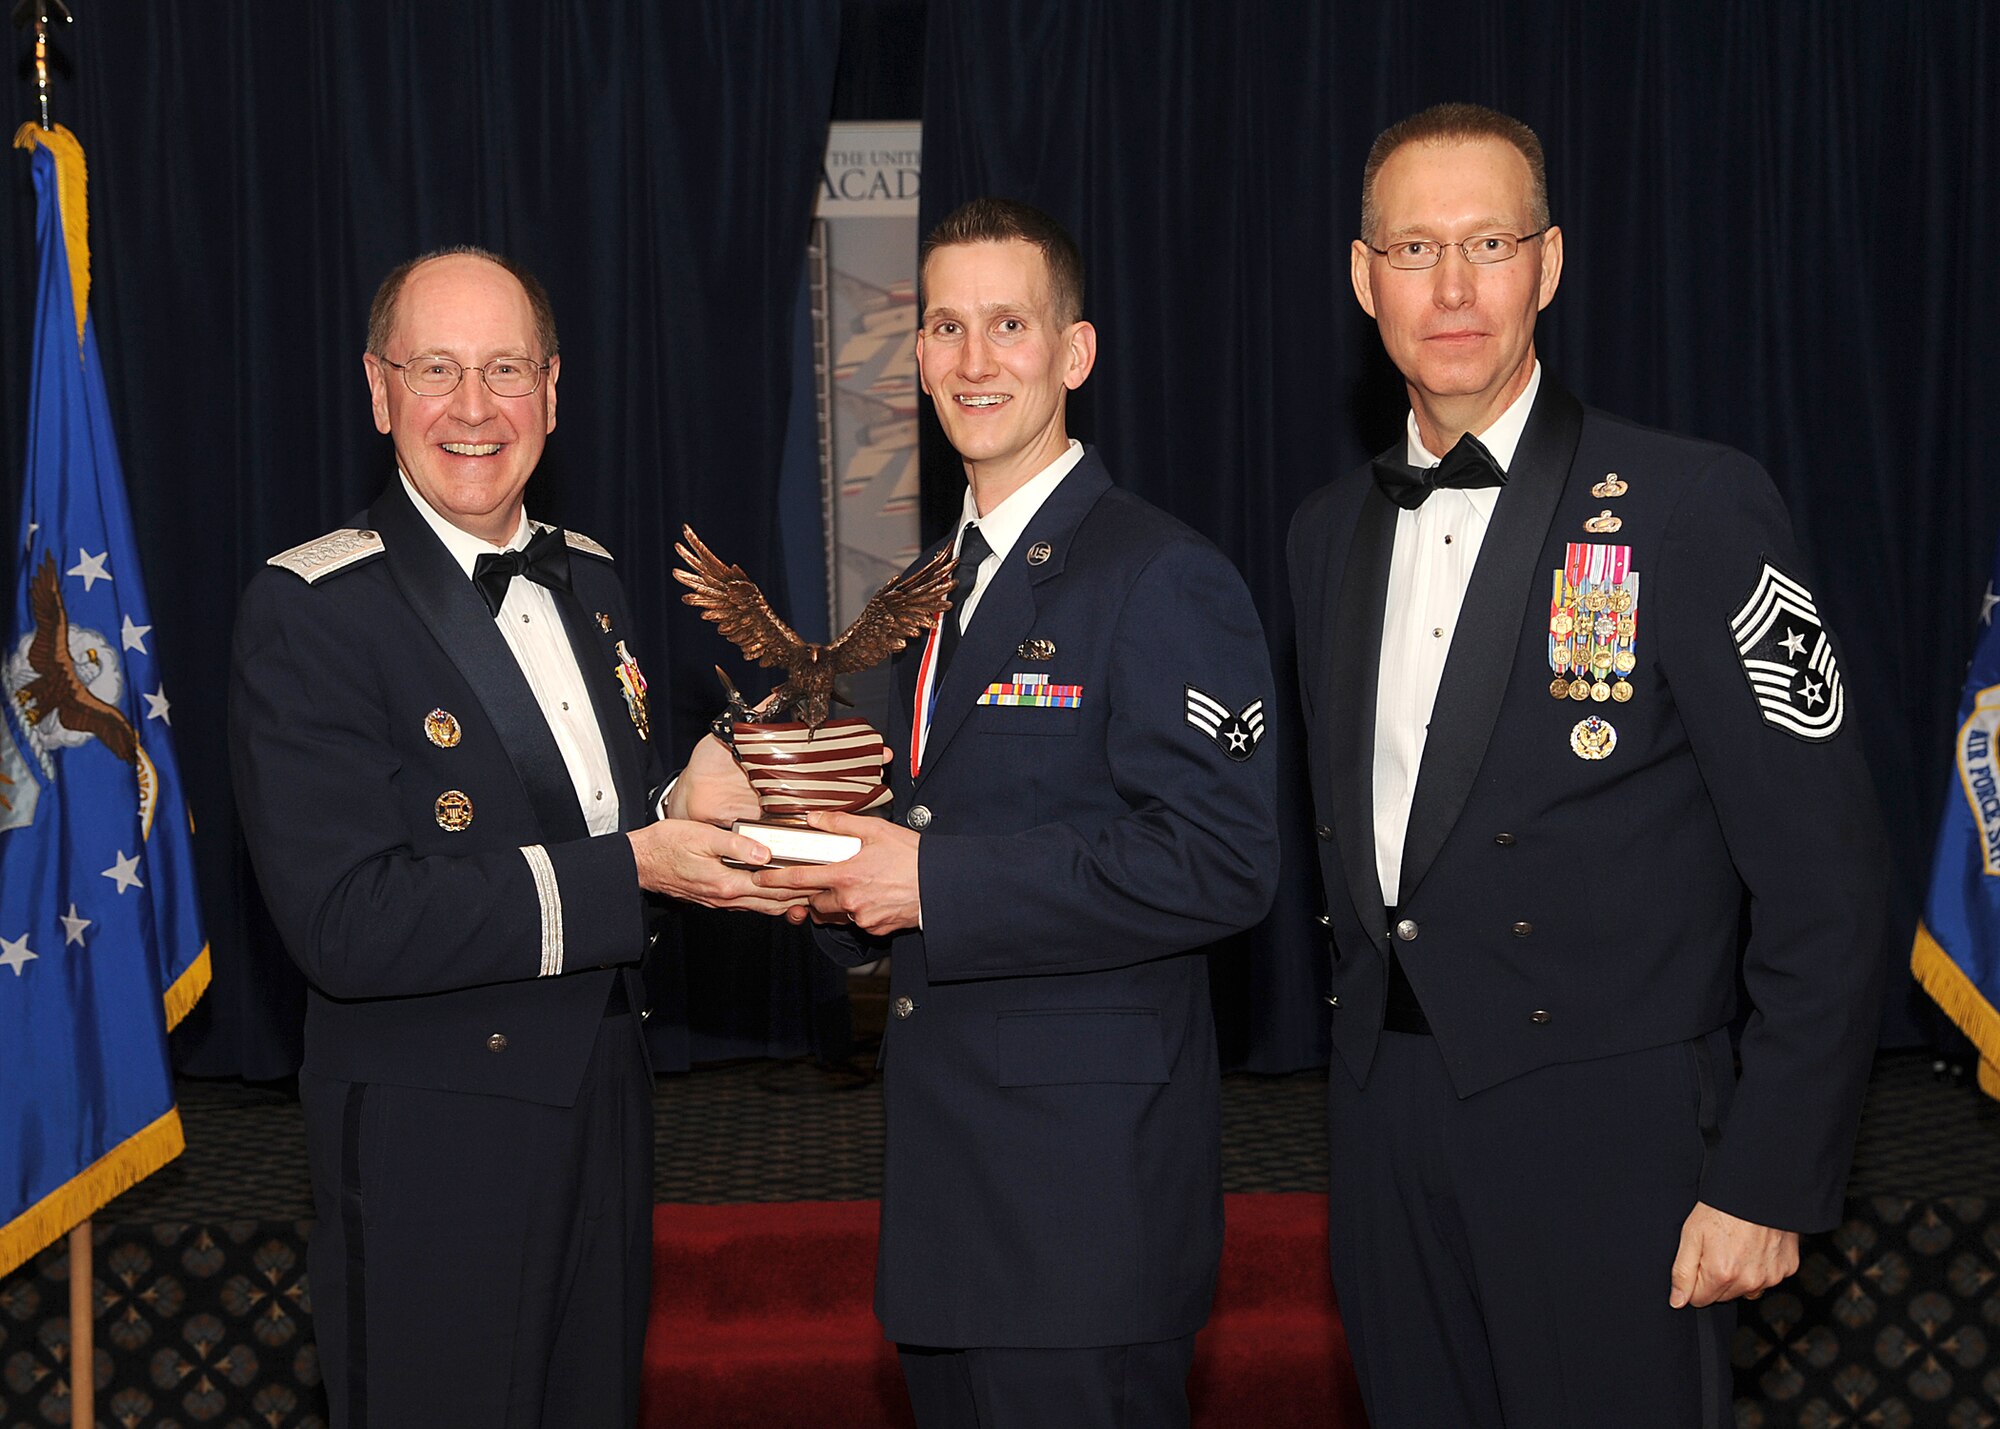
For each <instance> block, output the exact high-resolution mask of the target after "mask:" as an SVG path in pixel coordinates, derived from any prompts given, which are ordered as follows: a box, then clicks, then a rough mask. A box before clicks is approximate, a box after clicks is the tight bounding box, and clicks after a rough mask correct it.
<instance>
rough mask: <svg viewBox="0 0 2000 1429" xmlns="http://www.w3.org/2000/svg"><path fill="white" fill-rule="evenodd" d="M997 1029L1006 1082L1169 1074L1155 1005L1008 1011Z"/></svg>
mask: <svg viewBox="0 0 2000 1429" xmlns="http://www.w3.org/2000/svg"><path fill="white" fill-rule="evenodd" d="M995 1031H996V1033H997V1036H998V1052H999V1057H998V1065H999V1083H1000V1085H1001V1086H1003V1087H1057V1086H1065V1085H1070V1084H1073V1083H1078V1082H1139V1083H1159V1082H1165V1081H1166V1080H1167V1053H1166V1048H1165V1046H1164V1044H1163V1043H1162V1041H1161V1038H1160V1014H1159V1013H1157V1012H1155V1011H1154V1010H1153V1009H1152V1008H1149V1007H1106V1008H1082V1009H1076V1010H1070V1009H1053V1010H1049V1011H1036V1012H1003V1013H1001V1014H1000V1016H999V1017H998V1019H997V1020H996V1023H995Z"/></svg>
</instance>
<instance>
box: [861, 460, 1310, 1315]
mask: <svg viewBox="0 0 2000 1429" xmlns="http://www.w3.org/2000/svg"><path fill="white" fill-rule="evenodd" d="M929 555H930V553H929V552H926V553H925V557H924V559H928V557H929ZM947 618H950V617H949V616H947ZM1035 642H1045V643H1043V644H1042V645H1040V646H1037V645H1036V644H1035ZM922 654H923V652H922V650H921V648H919V647H915V646H913V647H912V648H910V649H908V650H906V651H904V652H903V654H902V655H901V656H900V657H899V658H898V662H897V668H896V675H897V680H896V687H897V699H896V702H895V707H894V708H895V716H894V719H895V723H894V724H893V725H892V732H891V734H890V743H891V744H892V745H893V746H895V747H896V750H897V758H896V761H895V765H894V771H893V777H892V787H893V790H894V794H895V805H894V817H896V818H897V819H899V820H901V821H902V822H904V823H906V824H908V825H910V826H911V827H914V828H920V829H921V830H922V833H923V838H922V843H921V846H920V850H919V856H918V862H919V871H920V881H921V887H922V897H923V922H924V926H923V929H922V930H921V931H919V930H916V929H911V930H908V931H906V932H903V933H900V934H898V935H896V936H895V937H894V938H892V939H886V940H882V939H871V938H863V937H857V936H855V935H853V934H852V933H846V932H840V931H835V932H828V931H826V930H822V940H823V942H824V944H825V945H826V946H827V947H828V949H829V951H830V952H832V953H833V954H834V956H836V957H837V958H839V959H840V960H842V961H845V962H849V963H858V962H862V961H866V960H868V959H871V958H875V957H879V956H881V955H882V954H883V953H885V952H887V953H891V954H893V963H892V969H893V971H892V975H891V988H890V993H891V998H892V1003H891V1010H892V1013H893V1015H892V1016H891V1017H890V1019H889V1026H888V1030H887V1033H886V1035H885V1038H884V1044H883V1067H884V1078H885V1082H886V1092H885V1095H886V1106H887V1114H888V1147H887V1166H886V1171H885V1175H884V1181H883V1201H882V1244H881V1257H880V1262H879V1267H878V1274H877V1281H876V1293H875V1304H876V1313H877V1314H878V1315H879V1316H880V1318H881V1320H882V1324H883V1326H884V1328H885V1330H886V1331H887V1332H888V1334H889V1336H890V1338H892V1339H895V1340H898V1341H900V1342H903V1343H906V1344H919V1345H935V1346H954V1347H969V1346H1015V1347H1023V1348H1057V1347H1076V1346H1089V1345H1112V1344H1131V1343H1138V1342H1142V1341H1151V1340H1163V1339H1171V1338H1174V1337H1177V1336H1181V1335H1187V1334H1192V1333H1193V1332H1194V1331H1195V1330H1196V1329H1198V1328H1199V1327H1200V1325H1201V1324H1202V1322H1203V1321H1204V1320H1205V1319H1206V1318H1207V1315H1208V1307H1209V1301H1210V1298H1211V1295H1212V1293H1213V1289H1214V1282H1215V1267H1216V1263H1217V1260H1218V1258H1219V1256H1220V1254H1221V1248H1222V1196H1221V1179H1220V1143H1219V1131H1218V1121H1219V1116H1220V1089H1219V1085H1218V1081H1217V1065H1216V1049H1215V1031H1214V1023H1213V1019H1212V1016H1211V1012H1210V1007H1209V995H1208V966H1207V960H1206V959H1205V958H1204V957H1203V956H1202V955H1201V951H1200V950H1201V948H1202V947H1203V945H1205V944H1207V943H1210V942H1212V941H1214V940H1215V939H1218V938H1221V937H1224V936H1226V935H1228V934H1230V933H1234V932H1236V931H1238V930H1240V929H1243V928H1246V927H1249V926H1250V925H1252V924H1254V923H1255V922H1257V921H1258V920H1259V919H1260V918H1262V917H1263V915H1264V913H1265V911H1266V909H1267V908H1268V907H1269V905H1270V902H1271V898H1272V896H1273V891H1274V889H1275V886H1276V880H1277V872H1278V838H1277V827H1276V821H1275V813H1274V791H1275V784H1274V773H1273V771H1274V765H1275V762H1276V761H1275V760H1274V758H1273V756H1272V751H1270V750H1261V749H1259V747H1258V741H1259V740H1260V739H1268V738H1269V736H1268V734H1266V733H1265V731H1266V730H1267V729H1268V727H1269V723H1270V721H1271V720H1272V718H1273V711H1272V710H1271V708H1270V699H1271V694H1272V686H1271V674H1270V667H1269V657H1268V654H1267V652H1266V646H1265V643H1264V635H1263V630H1262V628H1261V626H1260V624H1259V622H1258V619H1257V614H1256V611H1255V609H1254V607H1253V606H1252V604H1251V601H1250V596H1249V593H1248V591H1247V590H1245V588H1244V585H1243V582H1242V578H1241V577H1240V576H1239V575H1238V574H1237V572H1236V570H1235V568H1234V567H1233V566H1231V565H1230V563H1229V562H1228V560H1227V559H1226V558H1224V557H1223V556H1222V555H1221V553H1219V552H1218V551H1217V550H1216V549H1215V548H1214V547H1213V546H1212V545H1210V544H1209V543H1208V542H1207V541H1206V540H1204V539H1202V538H1201V537H1200V536H1198V535H1197V534H1195V533H1194V532H1192V531H1190V530H1188V529H1187V528H1186V527H1184V526H1182V525H1181V524H1180V523H1179V522H1177V521H1175V520H1173V519H1172V518H1171V517H1169V516H1167V515H1165V514H1164V513H1162V512H1160V511H1158V510H1156V509H1155V508H1153V507H1151V506H1148V505H1147V504H1145V503H1144V502H1142V501H1140V500H1138V499H1137V498H1135V497H1132V496H1130V495H1128V494H1126V493H1125V492H1122V491H1120V490H1118V489H1116V488H1115V487H1113V486H1112V484H1111V481H1110V478H1109V476H1108V475H1107V474H1106V472H1105V469H1104V464H1103V462H1102V461H1101V460H1100V459H1099V458H1098V457H1097V455H1096V453H1095V452H1094V451H1092V452H1088V453H1087V454H1086V455H1085V457H1084V459H1083V460H1082V462H1081V463H1080V464H1079V465H1078V466H1077V467H1076V468H1075V469H1074V470H1073V471H1071V472H1070V473H1069V475H1068V476H1067V477H1065V478H1064V479H1063V481H1062V483H1061V484H1060V485H1059V486H1058V487H1057V488H1056V490H1055V492H1054V494H1053V495H1051V496H1050V498H1049V500H1048V501H1047V503H1046V504H1045V505H1044V506H1043V507H1042V508H1041V510H1040V511H1039V512H1037V513H1036V515H1035V517H1034V518H1033V520H1032V521H1030V523H1029V525H1028V528H1027V530H1026V531H1025V532H1024V533H1023V534H1022V536H1021V538H1020V540H1019V541H1017V542H1016V543H1015V545H1014V547H1013V549H1012V550H1010V551H1009V552H1008V554H1007V556H1006V559H1005V561H1004V562H1003V563H1002V565H1001V567H1000V569H999V571H998V572H997V573H996V574H995V575H994V577H993V578H992V580H991V581H990V582H989V584H988V587H987V589H986V590H985V591H984V592H983V593H982V595H981V596H980V603H979V607H978V609H977V610H976V611H975V612H974V614H973V618H972V620H971V623H970V625H969V626H968V627H967V628H966V631H965V635H964V638H963V641H962V643H961V644H960V645H959V647H958V650H957V653H956V655H955V656H954V658H953V662H952V665H951V668H950V670H949V672H948V675H947V677H946V679H945V681H944V683H943V685H942V687H941V688H940V689H939V690H938V693H937V699H936V707H935V714H934V717H933V724H932V728H931V734H930V742H929V746H928V749H927V751H926V754H925V757H924V760H923V764H922V768H921V773H920V774H919V775H918V776H917V777H916V778H914V779H913V778H912V777H911V772H910V763H909V751H908V748H907V743H908V738H909V732H910V728H911V711H912V708H913V705H914V701H915V698H916V684H917V670H918V666H919V664H920V663H921V659H922ZM1022 676H1031V677H1032V676H1046V677H1047V681H1048V684H1049V685H1050V686H1052V687H1076V689H1077V692H1078V694H1079V697H1080V698H1079V703H1077V704H1076V705H1075V706H1074V707H1068V708H1064V707H1057V706H1037V705H1028V704H1008V703H1003V702H1001V701H1003V700H1005V699H1006V698H1007V695H1006V694H1005V692H1004V691H1003V690H1001V689H998V688H996V687H1005V686H1020V685H1022V684H1023V683H1025V682H1024V681H1023V680H1022V679H1021V677H1022ZM1197 695H1198V696H1200V697H1201V698H1199V699H1197V698H1196V697H1197ZM1204 701H1212V702H1213V703H1204ZM1191 706H1192V707H1193V708H1194V709H1195V710H1196V711H1197V712H1198V714H1199V722H1191V721H1190V717H1189V711H1190V708H1191ZM1216 706H1220V707H1222V708H1224V709H1225V710H1226V711H1227V713H1228V718H1226V719H1223V720H1220V721H1216V720H1214V719H1212V718H1211V717H1212V716H1213V714H1214V710H1215V708H1216ZM1204 725H1206V726H1207V727H1206V728H1205V727H1204Z"/></svg>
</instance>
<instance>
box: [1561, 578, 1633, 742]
mask: <svg viewBox="0 0 2000 1429" xmlns="http://www.w3.org/2000/svg"><path fill="white" fill-rule="evenodd" d="M1638 638H1639V573H1638V572H1637V571H1635V570H1633V569H1632V548H1631V547H1630V546H1599V545H1591V544H1587V543H1585V542H1581V541H1572V542H1570V543H1569V546H1568V548H1567V550H1566V551H1565V553H1564V557H1563V568H1562V569H1561V570H1559V571H1557V572H1555V573H1554V582H1553V586H1552V589H1551V590H1550V593H1549V669H1550V670H1551V671H1552V672H1553V673H1554V675H1555V678H1554V679H1553V680H1551V681H1550V682H1549V693H1550V694H1551V695H1553V696H1554V697H1555V698H1556V699H1559V700H1562V699H1568V700H1594V701H1596V702H1597V703H1598V704H1603V703H1604V702H1605V701H1607V700H1616V701H1617V702H1618V703H1619V704H1624V703H1625V702H1626V701H1627V700H1629V699H1631V698H1632V684H1631V682H1630V681H1629V680H1627V679H1626V678H1625V677H1626V676H1627V675H1629V674H1631V673H1632V672H1633V671H1634V670H1635V669H1637V668H1638V665H1639V657H1638V654H1637V651H1636V646H1637V643H1638ZM1614 677H1615V679H1614Z"/></svg>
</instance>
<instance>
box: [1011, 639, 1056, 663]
mask: <svg viewBox="0 0 2000 1429" xmlns="http://www.w3.org/2000/svg"><path fill="white" fill-rule="evenodd" d="M1014 653H1015V654H1016V655H1019V656H1020V657H1021V658H1022V659H1023V660H1053V659H1055V658H1056V642H1055V641H1053V640H1041V639H1035V640H1023V641H1022V642H1021V643H1020V644H1019V645H1016V646H1015V647H1014Z"/></svg>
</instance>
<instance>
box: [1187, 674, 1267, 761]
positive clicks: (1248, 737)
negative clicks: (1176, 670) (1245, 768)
mask: <svg viewBox="0 0 2000 1429" xmlns="http://www.w3.org/2000/svg"><path fill="white" fill-rule="evenodd" d="M1187 722H1188V723H1189V724H1191V725H1193V726H1194V727H1195V728H1196V729H1198V730H1200V731H1201V732H1202V733H1203V734H1205V735H1207V736H1208V737H1209V738H1210V739H1212V740H1214V741H1215V744H1216V747H1217V748H1218V749H1220V750H1221V751H1222V752H1223V753H1224V754H1226V755H1228V756H1229V757H1230V758H1231V759H1233V760H1235V761H1236V762H1237V763H1238V764H1241V763H1242V762H1243V761H1244V760H1246V759H1248V758H1249V757H1250V756H1251V755H1253V754H1255V753H1256V752H1257V745H1258V743H1259V741H1261V740H1262V739H1263V738H1264V702H1263V701H1262V700H1252V701H1250V703H1249V704H1247V705H1245V706H1244V707H1243V708H1242V709H1240V710H1238V711H1237V712H1236V713H1234V714H1231V713H1230V712H1229V706H1228V705H1225V704H1224V703H1223V702H1222V701H1221V700H1218V699H1217V698H1215V696H1213V695H1211V694H1207V693H1205V692H1204V691H1201V690H1197V689H1196V688H1195V687H1194V686H1193V685H1189V686H1188V687H1187Z"/></svg>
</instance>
